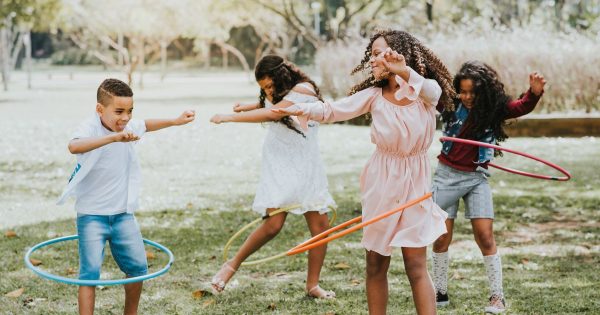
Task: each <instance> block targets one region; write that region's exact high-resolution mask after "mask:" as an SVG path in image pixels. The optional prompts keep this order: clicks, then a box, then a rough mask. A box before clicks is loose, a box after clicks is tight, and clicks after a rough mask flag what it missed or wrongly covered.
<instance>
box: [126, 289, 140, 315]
mask: <svg viewBox="0 0 600 315" xmlns="http://www.w3.org/2000/svg"><path fill="white" fill-rule="evenodd" d="M124 287H125V311H124V314H125V315H135V314H137V312H138V306H139V304H140V297H141V296H142V287H143V282H135V283H128V284H125V285H124Z"/></svg>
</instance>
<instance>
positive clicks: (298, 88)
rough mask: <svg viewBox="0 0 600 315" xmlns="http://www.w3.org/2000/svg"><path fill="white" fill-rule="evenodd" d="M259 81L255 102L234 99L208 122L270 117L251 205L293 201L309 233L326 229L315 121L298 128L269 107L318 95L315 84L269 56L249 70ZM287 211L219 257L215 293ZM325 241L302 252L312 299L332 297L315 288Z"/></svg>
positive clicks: (261, 208) (263, 208)
mask: <svg viewBox="0 0 600 315" xmlns="http://www.w3.org/2000/svg"><path fill="white" fill-rule="evenodd" d="M254 74H255V77H256V81H257V82H258V84H259V85H260V97H259V102H258V103H256V104H250V105H240V104H236V105H235V106H234V108H233V110H234V111H235V112H236V113H235V114H225V115H215V116H213V117H212V118H211V120H210V121H211V122H213V123H216V124H220V123H224V122H255V123H256V122H271V123H270V125H269V130H268V132H267V136H266V138H265V142H264V145H263V152H262V171H261V175H260V181H259V184H258V189H257V191H256V196H255V198H254V203H253V205H252V209H253V210H254V211H256V212H258V213H260V214H261V215H266V214H268V213H270V212H272V211H275V210H277V209H279V208H282V207H287V206H290V205H299V206H298V207H297V208H295V209H293V210H291V211H290V212H291V213H294V214H303V215H304V217H305V219H306V223H307V224H308V229H309V230H310V233H311V234H312V235H313V236H314V235H317V234H319V233H321V232H323V231H325V230H326V229H328V228H329V222H328V218H327V212H328V211H329V208H330V207H334V206H335V202H334V201H333V199H332V198H331V195H330V194H329V191H328V188H327V176H326V175H325V168H324V166H323V162H322V161H321V157H320V155H319V144H318V139H317V134H318V123H316V122H312V121H311V122H309V128H308V130H306V131H303V130H302V129H301V128H300V125H299V124H298V122H297V121H295V120H293V119H292V118H290V117H285V116H284V115H282V114H277V113H274V112H272V111H271V110H270V108H282V107H288V106H290V105H293V104H295V103H306V102H315V101H318V100H320V99H321V95H320V93H319V89H318V87H317V86H316V84H315V83H314V82H313V81H312V80H311V79H310V78H309V77H308V76H307V75H306V74H304V73H303V72H302V71H300V69H298V67H296V66H295V65H294V64H292V63H290V62H288V61H285V60H284V59H283V58H281V57H279V56H275V55H269V56H265V57H263V58H262V59H261V60H260V61H259V62H258V64H257V65H256V69H255V73H254ZM286 216H287V213H285V212H283V213H279V214H276V215H274V216H271V217H267V218H266V219H265V220H264V221H263V224H262V225H261V226H260V227H258V228H257V229H256V230H255V231H254V232H252V234H251V235H250V236H249V237H248V238H247V239H246V241H245V242H244V244H243V245H242V246H241V247H240V249H239V250H238V252H237V253H236V254H235V256H234V257H233V258H232V259H230V260H229V261H227V262H225V263H224V264H223V266H222V267H221V269H220V270H219V272H217V274H216V275H215V276H214V277H213V279H212V282H211V286H212V289H213V291H214V292H215V293H220V292H222V291H223V290H224V289H225V285H226V284H227V282H228V281H229V280H230V279H231V277H232V276H233V274H234V273H235V272H236V271H237V269H238V267H239V266H240V265H241V264H242V262H243V261H244V260H246V258H248V256H250V255H251V254H252V253H254V252H256V251H257V250H258V249H259V248H261V247H262V246H263V245H264V244H266V243H267V242H268V241H270V240H271V239H273V238H274V237H275V236H276V235H277V234H278V233H279V231H280V230H281V228H282V227H283V223H284V222H285V219H286ZM326 250H327V248H326V246H321V247H318V248H315V249H313V250H311V251H310V252H309V254H308V275H307V279H306V293H307V294H308V295H309V296H312V297H316V298H325V299H328V298H333V297H335V293H334V292H332V291H326V290H323V289H322V288H320V287H319V275H320V273H321V267H322V266H323V261H324V259H325V253H326Z"/></svg>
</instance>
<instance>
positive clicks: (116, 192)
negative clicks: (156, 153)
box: [73, 119, 146, 215]
mask: <svg viewBox="0 0 600 315" xmlns="http://www.w3.org/2000/svg"><path fill="white" fill-rule="evenodd" d="M127 127H128V129H129V128H131V130H132V131H133V133H134V134H135V135H137V136H138V137H140V138H141V137H142V135H143V134H144V133H145V132H146V124H145V122H144V121H143V120H134V119H132V120H130V121H129V123H128V124H127ZM113 133H114V132H112V131H110V130H108V129H106V128H105V127H104V126H102V135H103V136H104V135H110V134H113ZM95 135H97V133H95V132H94V131H93V129H92V126H89V125H86V124H82V125H81V126H80V127H79V129H78V130H77V131H76V132H75V134H74V135H73V139H76V138H87V137H93V136H95ZM136 142H137V141H136ZM133 144H134V143H130V142H113V143H110V144H107V145H105V146H102V147H100V148H97V149H96V150H101V152H100V154H101V155H100V157H99V159H98V161H97V162H96V164H95V165H94V167H93V168H92V169H91V170H90V171H89V173H88V174H87V176H85V177H84V178H83V179H82V180H81V182H80V183H79V184H78V185H77V186H76V188H75V189H76V191H77V193H76V194H77V196H78V198H77V200H76V201H75V210H76V211H77V212H78V213H81V214H93V215H114V214H119V213H124V212H127V204H128V200H127V198H128V184H129V174H130V173H129V167H130V166H131V163H130V160H131V159H132V158H133V157H132V156H131V154H130V152H134V153H135V151H133V150H131V151H130V150H129V146H130V145H133ZM88 153H89V152H87V153H84V154H88ZM78 157H79V154H78ZM130 210H135V209H130Z"/></svg>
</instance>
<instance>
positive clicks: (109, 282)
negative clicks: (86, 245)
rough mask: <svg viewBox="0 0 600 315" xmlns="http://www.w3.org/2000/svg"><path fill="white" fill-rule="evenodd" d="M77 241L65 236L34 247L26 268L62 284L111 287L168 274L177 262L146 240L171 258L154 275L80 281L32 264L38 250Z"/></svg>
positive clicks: (163, 249)
mask: <svg viewBox="0 0 600 315" xmlns="http://www.w3.org/2000/svg"><path fill="white" fill-rule="evenodd" d="M76 239H79V235H70V236H63V237H59V238H55V239H51V240H48V241H45V242H42V243H39V244H37V245H35V246H33V247H32V248H30V249H29V250H28V251H27V254H25V266H27V268H29V269H31V270H32V271H33V272H34V273H36V274H37V275H39V276H41V277H43V278H46V279H50V280H54V281H57V282H61V283H66V284H73V285H79V286H98V285H101V286H109V285H120V284H128V283H134V282H140V281H144V280H148V279H152V278H156V277H158V276H160V275H162V274H164V273H166V272H167V271H168V270H169V269H170V268H171V265H173V262H174V261H175V257H174V256H173V253H172V252H171V251H170V250H169V249H168V248H166V247H165V246H163V245H161V244H159V243H156V242H153V241H150V240H147V239H144V243H145V244H148V245H150V246H152V247H155V248H158V249H159V250H161V251H162V252H164V253H166V254H167V255H168V256H169V262H168V263H167V265H165V266H164V267H163V268H162V269H160V270H158V271H156V272H153V273H149V274H146V275H143V276H139V277H132V278H125V279H118V280H80V279H73V278H67V277H62V276H58V275H55V274H51V273H49V272H46V271H44V270H42V269H40V268H38V267H35V266H34V265H33V264H32V263H31V261H30V258H29V257H30V256H31V254H32V253H33V252H35V251H36V250H38V249H40V248H42V247H46V246H48V245H52V244H56V243H60V242H66V241H71V240H76Z"/></svg>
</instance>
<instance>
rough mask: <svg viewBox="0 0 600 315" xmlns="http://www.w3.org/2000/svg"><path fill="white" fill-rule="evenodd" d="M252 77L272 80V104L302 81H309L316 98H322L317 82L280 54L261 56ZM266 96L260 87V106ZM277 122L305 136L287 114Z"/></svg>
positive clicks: (263, 103)
mask: <svg viewBox="0 0 600 315" xmlns="http://www.w3.org/2000/svg"><path fill="white" fill-rule="evenodd" d="M254 77H255V78H256V81H260V80H263V79H265V78H270V79H271V80H273V88H274V92H273V102H272V103H273V104H277V103H279V102H280V101H281V100H283V97H284V96H285V95H286V94H288V93H289V92H290V91H291V90H292V89H293V88H294V86H296V84H298V83H302V82H308V83H310V84H311V85H312V86H313V87H314V88H315V92H316V94H317V98H318V99H319V100H321V101H322V100H323V98H322V97H321V91H319V87H318V86H317V84H316V83H315V82H314V81H313V80H311V79H310V78H309V77H308V76H307V75H306V74H305V73H304V72H302V71H301V70H300V69H299V68H298V67H297V66H296V65H294V64H293V63H291V62H289V61H286V60H284V59H283V58H281V57H280V56H277V55H267V56H264V57H263V58H261V59H260V61H259V62H258V63H257V64H256V68H255V69H254ZM266 98H267V94H266V93H265V91H264V90H263V89H260V97H259V101H260V107H265V99H266ZM278 122H280V123H282V124H284V125H286V126H287V127H288V128H289V129H291V130H294V131H295V132H297V133H298V134H300V135H302V136H303V137H305V135H304V133H302V131H300V130H298V129H297V128H296V127H294V125H293V123H292V119H291V118H290V117H289V116H286V117H284V118H282V119H281V120H279V121H278Z"/></svg>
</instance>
